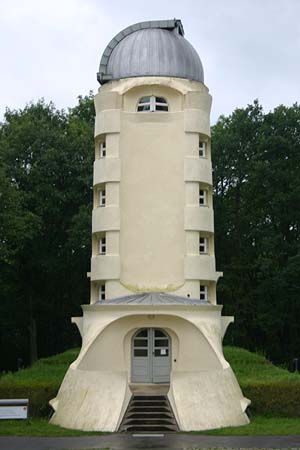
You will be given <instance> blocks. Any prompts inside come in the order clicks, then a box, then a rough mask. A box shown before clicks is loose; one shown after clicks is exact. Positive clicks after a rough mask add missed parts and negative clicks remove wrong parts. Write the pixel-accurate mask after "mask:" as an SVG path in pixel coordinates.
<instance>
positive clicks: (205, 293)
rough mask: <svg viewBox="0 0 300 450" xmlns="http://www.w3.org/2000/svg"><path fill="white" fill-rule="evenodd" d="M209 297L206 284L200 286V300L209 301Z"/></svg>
mask: <svg viewBox="0 0 300 450" xmlns="http://www.w3.org/2000/svg"><path fill="white" fill-rule="evenodd" d="M207 299H208V288H207V286H206V285H201V286H200V300H203V301H205V302H207Z"/></svg>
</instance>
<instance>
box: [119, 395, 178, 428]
mask: <svg viewBox="0 0 300 450" xmlns="http://www.w3.org/2000/svg"><path fill="white" fill-rule="evenodd" d="M119 431H123V432H128V433H157V432H160V433H161V432H164V433H170V432H172V431H178V427H177V423H176V419H175V417H174V414H173V411H172V408H171V406H170V404H169V400H168V398H167V396H166V395H133V396H132V398H131V400H130V402H129V405H128V408H127V410H126V413H125V415H124V417H123V420H122V423H121V425H120V428H119Z"/></svg>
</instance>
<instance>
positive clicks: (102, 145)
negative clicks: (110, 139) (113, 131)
mask: <svg viewBox="0 0 300 450" xmlns="http://www.w3.org/2000/svg"><path fill="white" fill-rule="evenodd" d="M99 156H100V158H105V157H106V142H105V141H104V142H100V145H99Z"/></svg>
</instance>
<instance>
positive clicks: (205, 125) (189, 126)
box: [184, 109, 210, 136]
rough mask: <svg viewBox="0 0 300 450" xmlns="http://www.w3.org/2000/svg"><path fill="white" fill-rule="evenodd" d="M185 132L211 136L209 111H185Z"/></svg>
mask: <svg viewBox="0 0 300 450" xmlns="http://www.w3.org/2000/svg"><path fill="white" fill-rule="evenodd" d="M184 131H185V132H187V133H188V132H190V133H201V134H206V135H207V136H210V123H209V111H202V110H200V109H185V110H184Z"/></svg>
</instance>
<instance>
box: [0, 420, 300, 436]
mask: <svg viewBox="0 0 300 450" xmlns="http://www.w3.org/2000/svg"><path fill="white" fill-rule="evenodd" d="M192 433H193V434H206V435H214V436H272V435H273V436H276V435H277V436H279V435H281V436H287V435H291V434H294V435H295V434H299V435H300V420H299V419H298V418H295V419H293V418H290V419H287V418H282V417H263V416H257V417H254V418H253V419H252V421H251V423H250V424H249V425H245V426H242V427H228V428H221V429H218V430H210V431H194V432H192ZM101 434H105V433H101V432H84V431H79V430H68V429H66V428H61V427H59V426H57V425H51V424H49V423H48V421H47V420H46V419H30V420H2V421H0V436H52V437H59V436H61V437H63V436H84V435H101Z"/></svg>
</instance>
